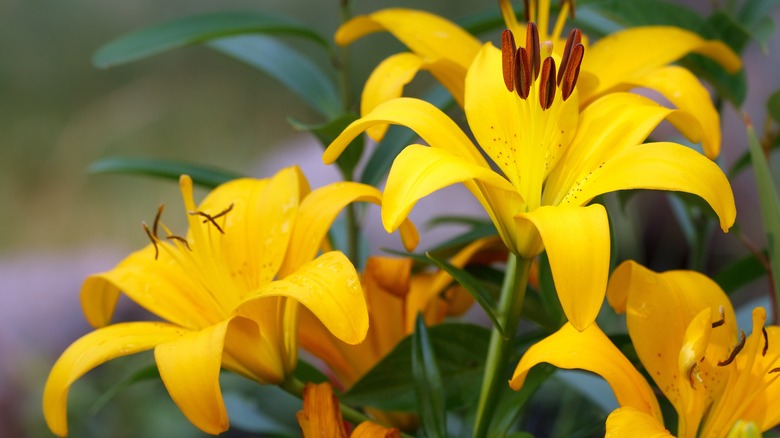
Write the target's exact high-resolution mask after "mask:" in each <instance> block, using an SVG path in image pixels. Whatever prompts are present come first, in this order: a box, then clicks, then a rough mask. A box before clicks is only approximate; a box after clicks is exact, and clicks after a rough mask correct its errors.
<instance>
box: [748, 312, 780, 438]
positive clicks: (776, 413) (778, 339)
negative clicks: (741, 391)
mask: <svg viewBox="0 0 780 438" xmlns="http://www.w3.org/2000/svg"><path fill="white" fill-rule="evenodd" d="M766 333H767V344H768V348H767V353H766V355H763V354H762V355H761V356H760V357H756V362H757V363H756V365H755V367H754V369H755V370H757V373H756V375H758V376H762V377H763V379H762V380H763V382H762V386H763V388H761V390H760V391H758V393H757V394H755V398H754V399H753V400H752V401H751V402H750V403H749V404H748V405H747V406H745V407H744V408H743V409H744V410H743V413H742V415H741V416H740V418H741V419H743V420H746V421H754V422H755V423H756V424H757V425H758V427H759V429H761V430H762V431H767V430H769V429H771V428H773V427H775V426H777V425H778V424H780V410H778V409H776V408H774V407H776V406H779V405H780V372H774V373H769V371H771V370H773V369H776V368H780V327H778V326H770V327H766ZM751 336H758V333H756V331H755V328H754V331H753V334H751Z"/></svg>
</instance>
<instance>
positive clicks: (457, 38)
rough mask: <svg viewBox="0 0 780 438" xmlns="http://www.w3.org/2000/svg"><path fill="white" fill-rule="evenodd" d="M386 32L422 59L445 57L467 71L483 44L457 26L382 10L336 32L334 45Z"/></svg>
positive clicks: (435, 18) (410, 11)
mask: <svg viewBox="0 0 780 438" xmlns="http://www.w3.org/2000/svg"><path fill="white" fill-rule="evenodd" d="M382 30H386V31H388V32H390V33H391V34H393V36H395V37H396V38H398V39H399V40H400V41H401V42H402V43H404V45H406V47H408V48H409V50H411V51H412V52H415V53H417V54H419V55H421V56H422V57H423V58H447V59H451V60H453V61H455V62H456V63H458V64H459V65H460V66H462V67H463V68H464V69H466V68H468V66H469V64H471V61H472V60H473V59H474V56H476V54H477V51H478V50H479V47H480V46H481V45H482V44H481V43H480V42H479V40H478V39H476V38H474V37H473V36H472V35H471V34H469V33H468V32H466V31H465V30H463V29H462V28H460V27H459V26H458V25H457V24H455V23H453V22H451V21H449V20H446V19H444V18H442V17H440V16H438V15H435V14H431V13H428V12H424V11H419V10H414V9H402V8H392V9H383V10H381V11H377V12H374V13H372V14H370V15H361V16H358V17H355V18H353V19H351V20H349V21H348V22H346V23H344V24H343V25H342V26H341V27H339V29H338V30H337V31H336V36H335V38H336V44H339V45H342V46H343V45H347V44H350V43H352V42H353V41H355V40H356V39H358V38H362V37H363V36H365V35H368V34H371V33H374V32H379V31H382Z"/></svg>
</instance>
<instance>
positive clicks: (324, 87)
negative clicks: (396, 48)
mask: <svg viewBox="0 0 780 438" xmlns="http://www.w3.org/2000/svg"><path fill="white" fill-rule="evenodd" d="M206 46H207V47H210V48H212V49H214V50H216V51H218V52H220V53H222V54H225V55H227V56H229V57H231V58H235V59H237V60H239V61H241V62H243V63H245V64H247V65H249V66H251V67H254V68H256V69H258V70H260V71H262V72H263V73H265V74H267V75H269V76H270V77H272V78H274V79H276V80H277V81H279V82H281V83H282V84H283V85H284V86H286V87H287V88H288V89H290V91H292V92H294V93H295V94H297V95H298V97H300V98H301V99H303V101H304V102H306V103H307V104H309V106H311V107H312V108H313V109H315V110H317V111H318V112H319V113H320V114H322V115H323V116H325V117H326V118H328V119H331V118H335V117H339V115H340V114H341V98H340V97H339V94H338V91H337V89H336V86H335V84H334V83H333V80H332V79H331V78H330V77H329V76H328V75H327V74H326V73H325V72H324V71H323V70H322V69H321V68H320V67H319V66H318V65H317V64H315V63H314V62H312V61H311V60H310V59H309V58H308V57H306V56H304V55H302V54H301V53H300V52H298V51H297V50H295V49H293V48H292V47H290V46H288V45H287V44H284V43H282V42H281V41H279V39H277V38H275V37H271V36H267V35H242V36H234V37H229V38H220V39H217V40H213V41H209V42H208V43H206Z"/></svg>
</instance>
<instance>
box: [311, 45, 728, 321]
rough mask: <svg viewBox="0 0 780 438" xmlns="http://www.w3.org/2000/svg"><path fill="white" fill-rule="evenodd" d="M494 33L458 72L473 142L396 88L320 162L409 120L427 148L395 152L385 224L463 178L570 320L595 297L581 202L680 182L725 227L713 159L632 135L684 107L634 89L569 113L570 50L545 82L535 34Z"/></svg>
mask: <svg viewBox="0 0 780 438" xmlns="http://www.w3.org/2000/svg"><path fill="white" fill-rule="evenodd" d="M505 36H506V37H505V39H504V41H505V43H506V44H505V45H504V51H503V55H502V51H500V50H497V49H496V48H495V47H493V46H492V45H490V44H489V43H488V44H486V45H485V46H484V47H483V48H482V49H481V50H480V52H479V54H478V55H477V57H476V59H475V60H474V63H473V64H472V65H471V67H470V68H469V71H468V74H467V76H466V89H465V104H466V106H465V111H466V118H467V120H468V124H469V127H470V128H471V131H472V133H473V134H474V137H475V138H476V140H477V143H478V144H479V146H480V148H481V150H480V148H477V146H475V145H474V144H473V143H472V142H471V140H469V138H468V137H467V136H466V134H465V133H463V131H461V129H460V128H459V127H458V126H457V125H456V124H455V122H454V121H452V120H451V119H450V118H448V117H447V116H446V115H445V114H444V113H442V112H441V111H440V110H438V109H437V108H435V107H434V106H433V105H430V104H428V103H427V102H424V101H422V100H418V99H411V98H397V99H393V100H390V101H387V102H385V103H383V104H381V105H379V106H377V107H376V108H375V109H374V110H373V111H372V112H370V113H369V114H367V115H365V116H363V117H362V118H361V119H358V120H357V121H355V122H353V123H352V124H351V125H349V126H348V127H347V128H346V129H345V130H344V131H343V132H342V133H341V135H339V137H338V138H336V140H334V141H333V143H331V145H330V146H329V147H328V148H327V150H326V151H325V153H324V155H323V160H324V161H325V162H326V163H332V162H334V161H335V160H336V158H337V157H338V156H339V155H340V154H341V152H342V151H343V150H344V148H346V146H347V145H348V144H349V142H350V141H351V140H352V139H353V138H355V137H356V136H357V135H359V134H360V133H361V132H362V131H365V130H366V129H369V128H370V127H372V126H377V125H381V124H387V123H391V124H399V125H404V126H407V127H409V128H411V129H412V130H414V131H415V132H416V133H417V134H418V135H420V137H422V139H423V140H425V141H426V142H427V143H428V145H430V147H426V146H422V145H411V146H408V147H407V148H406V149H404V150H403V151H402V152H401V153H400V154H399V155H398V157H396V159H395V161H394V163H393V166H392V168H391V170H390V174H389V176H388V180H387V185H386V187H385V192H384V196H385V200H384V204H383V207H382V221H383V224H384V226H385V229H387V230H388V231H392V230H395V229H396V227H398V226H399V224H401V223H402V221H403V220H404V219H405V218H406V217H407V215H408V213H409V212H410V211H411V209H412V208H413V206H414V205H415V204H416V202H417V201H418V200H420V199H421V198H423V197H425V196H427V195H428V194H430V193H432V192H434V191H436V190H439V189H441V188H443V187H446V186H448V185H451V184H455V183H459V182H460V183H463V184H464V185H465V186H466V187H467V188H468V189H469V190H470V191H471V193H472V194H473V195H474V196H475V197H476V198H477V199H478V200H479V201H480V203H481V204H482V206H483V207H484V208H485V211H486V212H487V213H488V215H489V216H490V218H491V219H492V221H493V223H494V224H495V225H496V228H497V229H498V232H499V234H500V236H501V238H502V239H503V241H504V243H505V244H506V246H507V248H509V250H510V251H512V252H513V253H515V254H517V255H519V256H520V257H522V258H525V259H530V258H533V257H534V256H536V255H538V254H539V253H540V252H541V251H542V250H544V249H545V248H546V250H547V253H548V256H549V258H550V264H551V267H552V273H553V276H554V279H555V284H556V287H557V290H558V293H559V297H560V300H561V304H562V306H563V309H564V311H565V313H566V316H567V317H568V319H569V321H571V322H572V324H574V326H575V327H577V328H578V329H580V330H582V329H585V328H586V327H587V326H588V325H589V324H590V323H591V322H593V320H594V319H595V317H596V314H597V313H598V310H599V308H600V306H601V303H602V302H603V298H604V291H605V289H606V283H607V277H608V263H609V238H610V237H609V223H608V220H607V215H606V211H605V210H604V208H603V207H602V206H601V205H591V206H588V207H584V206H585V205H586V204H588V203H589V202H590V201H591V200H592V199H593V198H594V197H596V196H598V195H600V194H603V193H607V192H611V191H615V190H624V189H638V188H646V189H655V190H675V191H684V192H689V193H693V194H696V195H698V196H701V197H702V198H703V199H704V200H705V201H707V202H708V203H709V204H710V205H711V206H712V208H713V209H714V210H715V212H716V213H717V214H718V216H719V217H720V225H721V228H722V229H723V230H724V231H726V230H728V228H729V227H730V226H731V225H732V224H733V223H734V218H735V215H736V210H735V207H734V199H733V194H732V192H731V188H730V186H729V183H728V180H727V179H726V177H725V175H724V174H723V172H722V171H721V170H720V169H719V168H718V166H717V165H715V164H714V163H713V162H711V161H710V160H708V159H706V158H705V157H704V156H702V155H701V154H699V153H697V152H695V151H693V150H692V149H690V148H687V147H684V146H682V145H679V144H675V143H651V144H641V143H642V141H644V140H645V138H646V137H647V135H648V134H649V133H650V132H651V131H652V130H653V129H654V128H655V126H656V125H657V124H658V123H660V122H661V121H662V120H664V119H680V120H688V121H689V122H692V120H691V118H690V117H689V116H688V115H687V114H686V113H685V112H681V111H674V110H670V109H667V108H664V107H662V106H660V105H658V104H657V103H655V102H653V101H651V100H649V99H647V98H644V97H641V96H638V95H635V94H630V93H611V94H608V95H606V96H604V97H602V98H600V99H598V100H596V101H594V102H593V103H592V104H590V105H588V106H587V107H586V108H584V109H583V110H582V112H581V113H580V110H579V106H578V92H577V88H576V87H575V83H576V74H575V73H576V69H577V67H578V65H579V64H578V63H577V59H580V60H581V59H582V58H581V56H579V58H578V56H574V57H573V58H571V59H574V61H570V62H568V63H567V64H566V65H565V66H562V67H561V69H562V70H563V71H564V74H563V78H562V80H561V81H557V80H556V74H555V65H556V64H557V63H559V61H560V59H558V58H556V56H555V55H554V54H545V55H549V56H546V58H545V59H544V61H542V60H541V56H539V55H540V54H541V46H540V45H538V44H537V45H529V46H528V48H522V47H521V48H520V49H517V50H516V51H515V50H513V49H514V48H513V47H512V41H511V37H509V34H505ZM537 41H538V39H537ZM530 54H537V56H538V57H539V58H538V59H539V60H538V62H533V60H534V59H535V58H536V56H531V55H530ZM581 54H582V52H581V51H577V52H576V53H575V55H581ZM502 66H503V67H507V68H506V74H503V73H502V72H504V68H502ZM505 80H506V82H505ZM514 83H517V84H519V85H518V86H517V87H515V86H514V85H512V84H514ZM557 84H560V85H561V86H560V87H558V86H557ZM509 85H512V88H510V89H513V90H515V92H512V91H508V86H509ZM522 96H524V97H522ZM695 125H696V123H695V122H694V123H690V126H695ZM692 134H694V133H692ZM482 151H484V153H485V154H487V155H488V156H489V157H490V159H491V160H492V161H493V163H494V164H495V166H497V168H498V170H499V171H496V170H494V169H493V167H491V164H490V163H488V161H487V160H486V159H485V158H484V157H483V155H482Z"/></svg>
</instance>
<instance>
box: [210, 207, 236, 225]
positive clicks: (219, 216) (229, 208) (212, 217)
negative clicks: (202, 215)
mask: <svg viewBox="0 0 780 438" xmlns="http://www.w3.org/2000/svg"><path fill="white" fill-rule="evenodd" d="M232 209H233V203H232V202H231V203H230V205H229V206H228V208H226V209H224V210H222V211H220V212H219V213H217V214H216V215H214V216H211V219H218V218H221V217H222V216H224V215H226V214H228V213H229V212H230V210H232ZM203 223H204V224H205V223H206V221H205V220H204V221H203Z"/></svg>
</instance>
